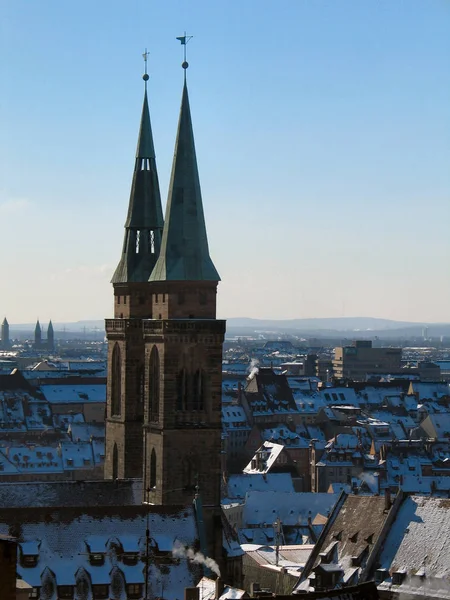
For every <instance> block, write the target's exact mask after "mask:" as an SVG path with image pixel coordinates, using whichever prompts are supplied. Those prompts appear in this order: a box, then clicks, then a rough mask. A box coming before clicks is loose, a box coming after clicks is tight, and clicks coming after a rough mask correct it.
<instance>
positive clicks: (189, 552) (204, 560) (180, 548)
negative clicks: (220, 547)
mask: <svg viewBox="0 0 450 600" xmlns="http://www.w3.org/2000/svg"><path fill="white" fill-rule="evenodd" d="M172 556H173V557H174V558H187V559H188V560H189V561H191V562H192V563H195V564H197V565H205V567H207V568H208V569H210V570H211V571H212V572H213V573H215V574H216V575H217V577H220V569H219V565H218V564H217V563H216V561H215V560H213V559H212V558H209V557H208V556H205V555H204V554H202V553H201V552H195V550H193V549H192V548H187V547H186V546H184V545H183V544H182V543H181V542H179V541H176V542H175V544H174V545H173V548H172Z"/></svg>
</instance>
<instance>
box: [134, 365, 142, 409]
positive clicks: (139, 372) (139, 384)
mask: <svg viewBox="0 0 450 600" xmlns="http://www.w3.org/2000/svg"><path fill="white" fill-rule="evenodd" d="M136 399H137V401H138V403H139V404H141V403H142V402H143V400H144V367H143V366H142V365H141V366H140V367H138V368H137V371H136Z"/></svg>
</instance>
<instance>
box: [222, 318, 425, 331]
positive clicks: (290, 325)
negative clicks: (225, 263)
mask: <svg viewBox="0 0 450 600" xmlns="http://www.w3.org/2000/svg"><path fill="white" fill-rule="evenodd" d="M227 323H228V327H252V328H255V327H257V328H259V327H262V328H264V329H267V328H271V327H274V328H276V329H301V330H302V331H318V330H321V329H326V330H333V331H368V330H370V331H384V330H386V329H400V328H404V327H425V326H427V324H426V323H412V322H409V321H391V320H390V319H377V318H374V317H324V318H314V319H286V320H284V319H251V318H246V317H238V318H231V319H227Z"/></svg>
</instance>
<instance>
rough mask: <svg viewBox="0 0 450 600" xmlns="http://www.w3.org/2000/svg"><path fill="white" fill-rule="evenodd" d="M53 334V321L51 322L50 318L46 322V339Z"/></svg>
mask: <svg viewBox="0 0 450 600" xmlns="http://www.w3.org/2000/svg"><path fill="white" fill-rule="evenodd" d="M53 335H54V331H53V323H52V320H51V319H50V321H49V323H48V328H47V339H50V338H53Z"/></svg>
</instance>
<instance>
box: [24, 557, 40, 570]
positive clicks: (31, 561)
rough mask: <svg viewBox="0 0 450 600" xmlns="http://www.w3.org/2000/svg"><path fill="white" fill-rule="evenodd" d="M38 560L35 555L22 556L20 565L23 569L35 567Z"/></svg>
mask: <svg viewBox="0 0 450 600" xmlns="http://www.w3.org/2000/svg"><path fill="white" fill-rule="evenodd" d="M38 558H39V557H38V555H37V554H23V555H22V565H23V566H24V567H35V566H36V565H37V563H38Z"/></svg>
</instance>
